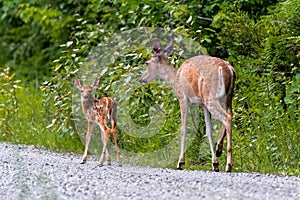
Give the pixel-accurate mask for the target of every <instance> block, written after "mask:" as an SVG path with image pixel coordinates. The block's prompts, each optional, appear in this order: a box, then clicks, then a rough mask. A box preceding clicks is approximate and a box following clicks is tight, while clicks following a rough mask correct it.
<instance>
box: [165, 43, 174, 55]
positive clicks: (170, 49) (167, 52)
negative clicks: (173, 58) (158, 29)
mask: <svg viewBox="0 0 300 200" xmlns="http://www.w3.org/2000/svg"><path fill="white" fill-rule="evenodd" d="M173 44H174V41H173V40H171V41H170V42H169V44H167V46H166V47H165V50H164V54H165V56H166V57H168V56H169V55H171V54H172V53H173Z"/></svg>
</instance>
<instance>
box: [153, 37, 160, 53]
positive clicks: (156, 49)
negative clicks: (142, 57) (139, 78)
mask: <svg viewBox="0 0 300 200" xmlns="http://www.w3.org/2000/svg"><path fill="white" fill-rule="evenodd" d="M160 51H161V45H160V42H159V40H155V41H154V42H153V47H152V52H153V53H154V54H159V53H160Z"/></svg>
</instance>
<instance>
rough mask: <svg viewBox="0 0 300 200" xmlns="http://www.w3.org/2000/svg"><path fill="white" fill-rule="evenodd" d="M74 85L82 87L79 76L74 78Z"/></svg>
mask: <svg viewBox="0 0 300 200" xmlns="http://www.w3.org/2000/svg"><path fill="white" fill-rule="evenodd" d="M74 85H75V87H77V88H78V89H80V88H81V84H80V81H79V80H78V79H77V78H74Z"/></svg>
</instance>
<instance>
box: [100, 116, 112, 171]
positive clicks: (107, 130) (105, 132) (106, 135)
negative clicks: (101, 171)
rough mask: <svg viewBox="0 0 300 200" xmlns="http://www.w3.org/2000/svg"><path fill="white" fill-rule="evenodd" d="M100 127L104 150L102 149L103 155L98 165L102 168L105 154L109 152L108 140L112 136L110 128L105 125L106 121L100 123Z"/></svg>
mask: <svg viewBox="0 0 300 200" xmlns="http://www.w3.org/2000/svg"><path fill="white" fill-rule="evenodd" d="M99 126H100V129H101V131H102V133H103V149H102V154H101V156H100V160H99V163H98V166H99V167H101V166H103V162H104V157H105V153H106V152H107V143H108V138H109V135H110V128H108V127H107V125H106V123H104V121H100V123H99Z"/></svg>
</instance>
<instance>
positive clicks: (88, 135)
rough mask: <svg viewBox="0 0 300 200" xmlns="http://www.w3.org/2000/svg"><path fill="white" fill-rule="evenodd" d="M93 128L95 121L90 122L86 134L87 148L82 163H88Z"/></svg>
mask: <svg viewBox="0 0 300 200" xmlns="http://www.w3.org/2000/svg"><path fill="white" fill-rule="evenodd" d="M92 130H93V122H88V131H87V133H86V136H85V149H84V153H83V156H82V159H81V161H80V164H84V163H86V160H87V154H88V149H89V143H90V139H91V133H92Z"/></svg>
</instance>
